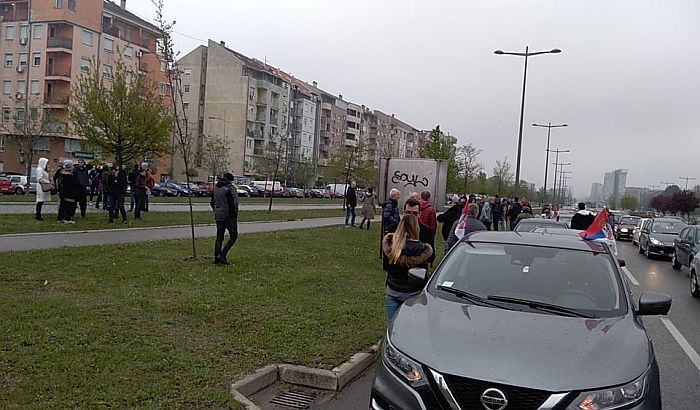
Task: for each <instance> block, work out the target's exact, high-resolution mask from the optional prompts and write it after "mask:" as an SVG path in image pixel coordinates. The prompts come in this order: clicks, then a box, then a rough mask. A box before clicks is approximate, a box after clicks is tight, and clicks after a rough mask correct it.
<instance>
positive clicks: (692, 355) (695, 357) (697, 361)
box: [660, 317, 700, 370]
mask: <svg viewBox="0 0 700 410" xmlns="http://www.w3.org/2000/svg"><path fill="white" fill-rule="evenodd" d="M660 319H661V323H663V324H664V326H666V329H668V331H669V333H671V336H673V338H674V339H676V342H678V344H679V345H681V349H683V351H684V352H685V354H686V355H687V356H688V358H689V359H690V361H691V362H693V364H694V365H695V367H696V368H697V369H698V370H700V355H699V354H698V352H696V351H695V349H693V346H691V345H690V343H688V340H686V338H685V337H684V336H683V335H682V334H681V332H680V330H678V328H677V327H676V325H674V324H673V323H672V322H671V319H669V318H667V317H661V318H660Z"/></svg>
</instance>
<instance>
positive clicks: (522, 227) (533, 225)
mask: <svg viewBox="0 0 700 410" xmlns="http://www.w3.org/2000/svg"><path fill="white" fill-rule="evenodd" d="M539 228H564V229H569V225H567V224H566V222H563V221H557V220H554V219H542V218H527V219H523V220H521V221H520V222H518V224H517V225H516V226H515V229H514V231H515V232H533V231H535V230H536V229H539Z"/></svg>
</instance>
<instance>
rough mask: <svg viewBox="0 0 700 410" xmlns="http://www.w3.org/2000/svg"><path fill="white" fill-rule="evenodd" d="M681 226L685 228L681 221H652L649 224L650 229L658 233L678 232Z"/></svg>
mask: <svg viewBox="0 0 700 410" xmlns="http://www.w3.org/2000/svg"><path fill="white" fill-rule="evenodd" d="M683 228H685V223H684V222H683V221H654V223H653V224H651V231H652V232H653V233H660V234H671V235H673V234H678V233H680V231H681V229H683Z"/></svg>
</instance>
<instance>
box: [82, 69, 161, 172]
mask: <svg viewBox="0 0 700 410" xmlns="http://www.w3.org/2000/svg"><path fill="white" fill-rule="evenodd" d="M70 119H71V121H72V123H73V126H74V128H75V133H76V134H78V135H80V136H82V137H84V138H85V141H86V142H87V143H88V145H91V146H93V147H96V148H99V150H100V151H101V152H102V154H106V155H112V156H114V159H115V161H116V163H117V164H118V165H119V166H122V165H124V164H126V163H130V162H133V161H134V160H141V159H143V158H144V157H145V156H146V154H147V153H150V154H151V155H154V156H160V155H163V154H166V153H169V152H170V151H171V150H172V146H171V143H170V130H171V125H172V124H171V115H170V114H169V112H168V108H167V107H166V106H165V105H163V103H162V101H161V98H160V96H159V95H158V92H157V89H156V86H155V84H154V83H153V82H152V81H151V80H150V79H149V78H148V77H147V76H146V75H144V74H142V73H140V72H139V71H138V70H133V69H132V68H130V67H127V66H126V65H125V64H124V61H123V60H122V59H121V58H119V59H117V61H115V62H114V64H113V68H112V70H111V72H104V71H103V70H100V69H99V67H98V66H97V62H96V61H94V60H93V64H92V68H91V70H90V72H89V73H83V74H81V76H80V77H79V78H78V81H77V83H76V86H75V87H74V88H73V92H72V97H71V106H70Z"/></svg>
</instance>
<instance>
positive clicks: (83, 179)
mask: <svg viewBox="0 0 700 410" xmlns="http://www.w3.org/2000/svg"><path fill="white" fill-rule="evenodd" d="M73 175H75V178H76V179H77V180H78V183H79V184H80V194H79V195H78V204H79V205H80V217H81V218H85V211H86V210H87V189H88V187H89V186H90V180H89V178H88V170H87V168H85V161H83V160H82V159H79V160H78V166H77V167H75V168H74V169H73Z"/></svg>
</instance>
